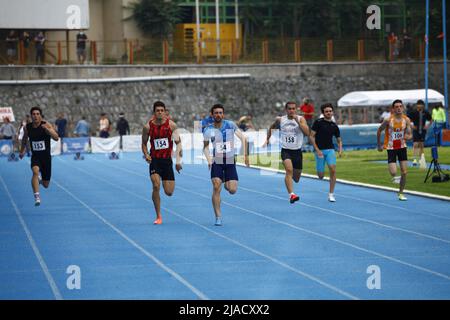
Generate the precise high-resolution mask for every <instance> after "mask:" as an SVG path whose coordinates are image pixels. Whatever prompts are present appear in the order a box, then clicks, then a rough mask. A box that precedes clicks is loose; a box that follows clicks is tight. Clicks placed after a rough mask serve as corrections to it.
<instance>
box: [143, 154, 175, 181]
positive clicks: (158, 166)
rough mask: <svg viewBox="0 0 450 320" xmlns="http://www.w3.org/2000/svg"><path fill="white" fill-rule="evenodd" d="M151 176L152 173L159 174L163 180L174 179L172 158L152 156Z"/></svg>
mask: <svg viewBox="0 0 450 320" xmlns="http://www.w3.org/2000/svg"><path fill="white" fill-rule="evenodd" d="M149 171H150V176H151V175H152V174H159V176H160V177H161V180H164V181H174V180H175V175H174V174H173V162H172V158H168V159H155V158H152V162H150V168H149Z"/></svg>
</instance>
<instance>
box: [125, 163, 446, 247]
mask: <svg viewBox="0 0 450 320" xmlns="http://www.w3.org/2000/svg"><path fill="white" fill-rule="evenodd" d="M129 161H131V162H136V161H133V160H129ZM136 163H137V162H136ZM183 174H184V175H186V176H189V177H192V178H195V179H198V180H203V181H210V180H208V179H206V178H202V177H197V176H195V175H192V174H188V173H183ZM239 189H242V190H245V191H248V192H253V193H257V194H261V195H264V196H267V197H271V198H274V199H278V200H282V201H287V199H286V198H282V197H280V196H276V195H273V194H270V193H266V192H261V191H257V190H254V189H250V188H246V187H243V186H242V185H240V186H239ZM298 204H299V205H302V206H305V207H309V208H313V209H317V210H319V211H322V212H326V213H328V214H334V215H338V216H342V217H346V218H349V219H353V220H356V221H360V222H365V223H369V224H373V225H376V226H379V227H382V228H386V229H391V230H396V231H401V232H405V233H409V234H413V235H415V236H418V237H423V238H427V239H431V240H436V241H440V242H444V243H447V244H450V240H447V239H444V238H441V237H437V236H434V235H430V234H426V233H422V232H417V231H414V230H410V229H405V228H401V227H396V226H392V225H389V224H385V223H381V222H377V221H374V220H370V219H365V218H360V217H356V216H353V215H350V214H346V213H343V212H340V211H336V210H332V209H328V208H323V207H319V206H314V205H311V204H307V203H305V202H302V201H299V202H298Z"/></svg>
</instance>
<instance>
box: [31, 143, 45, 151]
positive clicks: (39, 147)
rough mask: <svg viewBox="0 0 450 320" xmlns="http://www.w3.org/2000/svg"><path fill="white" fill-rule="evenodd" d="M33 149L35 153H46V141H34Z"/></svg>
mask: <svg viewBox="0 0 450 320" xmlns="http://www.w3.org/2000/svg"><path fill="white" fill-rule="evenodd" d="M31 147H32V148H33V151H45V141H32V142H31Z"/></svg>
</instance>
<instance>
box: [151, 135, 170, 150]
mask: <svg viewBox="0 0 450 320" xmlns="http://www.w3.org/2000/svg"><path fill="white" fill-rule="evenodd" d="M154 145H155V150H162V149H167V148H169V139H167V138H162V139H155V140H154Z"/></svg>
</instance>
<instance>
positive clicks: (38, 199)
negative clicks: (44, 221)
mask: <svg viewBox="0 0 450 320" xmlns="http://www.w3.org/2000/svg"><path fill="white" fill-rule="evenodd" d="M34 205H35V206H36V207H39V206H40V205H41V197H40V196H39V195H38V194H37V195H35V196H34Z"/></svg>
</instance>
